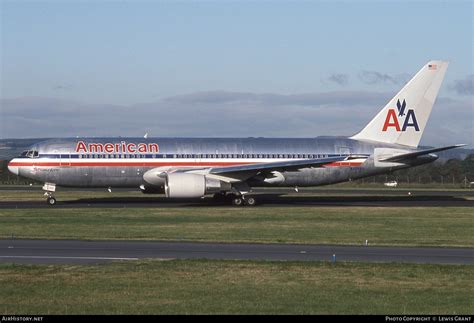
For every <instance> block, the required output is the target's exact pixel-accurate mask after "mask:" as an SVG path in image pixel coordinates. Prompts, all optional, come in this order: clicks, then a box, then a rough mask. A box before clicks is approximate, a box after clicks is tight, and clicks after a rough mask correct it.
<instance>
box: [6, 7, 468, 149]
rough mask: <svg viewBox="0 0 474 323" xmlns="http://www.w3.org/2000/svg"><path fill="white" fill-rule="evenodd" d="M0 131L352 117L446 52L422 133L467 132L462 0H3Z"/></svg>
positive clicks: (195, 126) (76, 131)
mask: <svg viewBox="0 0 474 323" xmlns="http://www.w3.org/2000/svg"><path fill="white" fill-rule="evenodd" d="M0 9H1V17H0V18H1V25H0V28H1V29H0V37H1V39H0V40H1V45H0V46H1V47H0V62H1V70H0V83H1V84H0V91H1V92H0V100H1V101H0V127H1V128H0V138H27V137H73V136H84V135H86V136H142V135H143V134H144V133H145V132H148V133H149V135H150V136H196V137H205V136H210V137H232V136H237V137H248V136H266V137H315V136H318V135H352V134H354V133H356V132H357V131H359V130H360V129H361V128H362V127H363V126H364V125H365V124H367V123H368V122H369V121H370V119H371V118H372V117H373V116H374V115H375V114H376V113H377V112H378V111H379V110H380V109H381V108H382V107H383V106H384V105H385V103H386V102H387V101H388V100H389V99H390V98H391V97H393V96H394V95H395V94H396V92H397V91H398V90H399V89H400V88H401V87H402V86H403V85H404V83H405V82H406V81H408V80H409V79H410V78H411V76H413V75H414V74H415V73H416V72H417V71H418V70H419V69H420V68H421V66H423V65H424V64H425V63H426V62H428V61H429V60H431V59H443V60H449V61H450V66H449V69H448V73H447V75H446V78H445V81H444V83H443V86H442V88H441V91H440V95H439V99H438V101H437V102H436V104H435V107H434V111H433V113H432V116H431V118H430V121H429V124H428V127H427V129H426V131H425V133H424V136H423V139H422V144H425V145H433V146H438V145H444V144H446V145H449V144H453V143H467V144H470V145H471V147H472V144H473V143H474V130H473V128H474V126H473V122H474V121H473V120H474V114H473V113H474V112H473V111H474V104H473V94H474V89H473V79H474V76H473V75H474V72H473V48H472V47H473V28H474V27H473V4H472V3H471V1H447V2H441V1H418V2H414V1H394V2H390V1H389V2H376V1H366V2H363V1H312V2H302V1H291V2H290V1H258V2H257V1H256V2H252V1H214V2H201V1H180V2H178V1H129V2H127V1H121V2H117V1H94V2H92V1H49V2H45V1H6V0H0Z"/></svg>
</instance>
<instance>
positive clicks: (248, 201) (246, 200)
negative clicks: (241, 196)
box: [245, 196, 257, 206]
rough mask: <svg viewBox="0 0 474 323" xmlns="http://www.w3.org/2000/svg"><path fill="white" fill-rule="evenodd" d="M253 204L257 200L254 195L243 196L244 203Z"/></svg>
mask: <svg viewBox="0 0 474 323" xmlns="http://www.w3.org/2000/svg"><path fill="white" fill-rule="evenodd" d="M255 204H257V200H256V199H255V197H252V196H249V197H247V198H245V205H247V206H255Z"/></svg>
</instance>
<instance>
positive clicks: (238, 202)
mask: <svg viewBox="0 0 474 323" xmlns="http://www.w3.org/2000/svg"><path fill="white" fill-rule="evenodd" d="M214 200H216V201H218V202H226V203H230V204H232V205H233V206H255V205H256V204H257V199H256V198H255V197H254V196H244V195H242V194H227V195H226V194H223V193H217V194H214Z"/></svg>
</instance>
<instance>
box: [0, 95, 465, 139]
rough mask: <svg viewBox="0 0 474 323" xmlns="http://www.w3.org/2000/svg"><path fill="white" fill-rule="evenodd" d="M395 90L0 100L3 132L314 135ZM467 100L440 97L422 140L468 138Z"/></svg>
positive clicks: (359, 114) (358, 118) (345, 127)
mask: <svg viewBox="0 0 474 323" xmlns="http://www.w3.org/2000/svg"><path fill="white" fill-rule="evenodd" d="M392 96H393V93H369V92H356V91H353V92H349V91H335V92H325V93H306V94H290V95H282V94H272V93H266V94H261V93H243V92H225V91H212V92H199V93H192V94H187V95H180V96H174V97H170V98H166V99H162V100H158V101H156V102H149V103H141V104H134V105H104V104H93V103H85V102H78V101H68V100H61V99H55V98H38V97H23V98H14V99H3V100H1V101H0V106H1V107H2V109H3V112H2V114H1V116H0V120H1V122H2V124H1V125H0V131H1V133H0V137H2V138H28V137H30V138H31V137H43V138H44V137H75V136H143V135H144V134H145V132H148V134H149V137H160V136H162V137H175V136H176V137H250V136H254V137H259V136H265V137H316V136H318V135H352V134H354V133H356V132H358V131H359V130H360V129H362V128H363V127H364V126H365V125H366V124H367V123H368V122H369V121H370V120H371V119H372V118H373V117H374V116H375V115H376V114H377V113H378V111H379V110H380V109H381V108H382V107H383V106H384V105H385V104H386V102H387V101H388V100H389V99H390V98H391V97H392ZM471 120H472V106H471V103H470V102H464V101H459V100H455V99H447V98H440V99H439V100H437V103H436V106H435V107H434V112H433V115H432V116H431V118H430V121H429V125H428V128H427V129H426V131H425V134H424V136H423V140H422V144H426V145H433V146H434V145H449V144H453V143H468V144H472V134H473V129H472V122H471Z"/></svg>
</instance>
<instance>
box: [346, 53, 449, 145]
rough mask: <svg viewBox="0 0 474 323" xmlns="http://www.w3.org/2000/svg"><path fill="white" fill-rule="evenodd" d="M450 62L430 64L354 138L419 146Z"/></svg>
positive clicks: (433, 62)
mask: <svg viewBox="0 0 474 323" xmlns="http://www.w3.org/2000/svg"><path fill="white" fill-rule="evenodd" d="M447 68H448V62H446V61H430V62H428V63H427V64H425V66H423V67H422V68H421V70H420V71H419V72H418V73H416V75H415V76H414V77H413V78H412V79H411V80H410V81H409V82H408V83H407V84H406V85H405V86H404V87H403V89H401V90H400V92H398V93H397V95H395V97H394V98H393V99H391V100H390V101H389V102H388V104H387V105H386V106H385V107H384V108H383V109H382V110H381V111H380V112H379V113H378V114H377V115H376V116H375V118H373V119H372V121H370V122H369V124H368V125H367V126H366V127H365V128H364V129H363V130H362V131H361V132H359V133H358V134H356V135H354V136H352V137H351V138H352V139H357V140H370V141H378V142H384V143H393V144H399V145H405V146H409V147H417V146H418V144H419V142H420V139H421V136H422V134H423V131H424V130H425V126H426V123H427V122H428V118H429V116H430V113H431V109H432V108H433V104H434V102H435V100H436V97H437V95H438V91H439V88H440V86H441V83H442V82H443V79H444V75H445V73H446V69H447Z"/></svg>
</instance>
